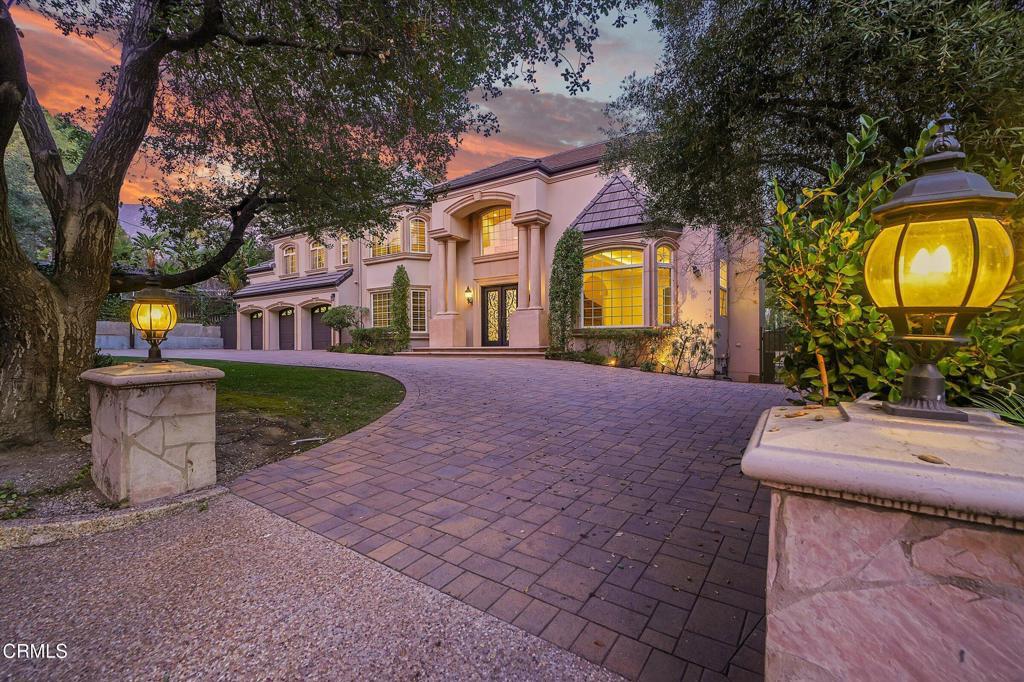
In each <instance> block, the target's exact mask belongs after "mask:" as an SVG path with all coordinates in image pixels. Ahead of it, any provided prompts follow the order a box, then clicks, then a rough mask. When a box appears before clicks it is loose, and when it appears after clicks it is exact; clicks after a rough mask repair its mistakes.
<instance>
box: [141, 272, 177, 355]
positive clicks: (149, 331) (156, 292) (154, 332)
mask: <svg viewBox="0 0 1024 682" xmlns="http://www.w3.org/2000/svg"><path fill="white" fill-rule="evenodd" d="M130 316H131V320H132V325H134V326H135V328H136V329H138V330H139V333H141V334H142V338H143V339H145V340H146V341H148V342H149V356H148V357H147V358H146V360H145V362H161V361H163V357H161V355H160V344H161V343H163V341H164V339H166V338H167V334H168V332H170V331H171V330H172V329H174V325H175V324H177V323H178V311H177V310H176V309H175V307H174V299H173V298H171V296H170V294H168V293H167V292H166V291H164V290H163V289H160V288H157V287H153V286H151V287H146V288H145V289H143V290H142V291H140V292H139V293H138V294H136V295H135V302H134V303H133V304H132V310H131V314H130Z"/></svg>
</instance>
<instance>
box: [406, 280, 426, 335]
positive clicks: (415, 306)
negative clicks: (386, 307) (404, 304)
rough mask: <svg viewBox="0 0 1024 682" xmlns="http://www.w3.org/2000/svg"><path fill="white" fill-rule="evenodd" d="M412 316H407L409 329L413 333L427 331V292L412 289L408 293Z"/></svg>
mask: <svg viewBox="0 0 1024 682" xmlns="http://www.w3.org/2000/svg"><path fill="white" fill-rule="evenodd" d="M409 300H410V305H411V306H412V314H411V315H410V316H409V322H410V328H411V329H412V331H414V332H425V331H427V318H428V317H429V316H430V315H429V314H428V311H427V292H426V291H424V290H422V289H413V290H412V291H410V292H409Z"/></svg>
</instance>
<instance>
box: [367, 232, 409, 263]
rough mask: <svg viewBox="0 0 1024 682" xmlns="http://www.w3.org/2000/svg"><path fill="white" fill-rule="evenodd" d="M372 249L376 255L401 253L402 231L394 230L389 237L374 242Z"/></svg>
mask: <svg viewBox="0 0 1024 682" xmlns="http://www.w3.org/2000/svg"><path fill="white" fill-rule="evenodd" d="M372 251H373V255H374V256H375V257H376V256H388V255H391V254H393V253H400V252H401V251H402V233H401V232H399V231H398V230H392V231H391V234H389V235H388V236H387V237H385V238H384V239H381V240H379V241H375V242H374V243H373V250H372Z"/></svg>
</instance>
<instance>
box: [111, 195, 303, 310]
mask: <svg viewBox="0 0 1024 682" xmlns="http://www.w3.org/2000/svg"><path fill="white" fill-rule="evenodd" d="M261 189H262V185H259V184H258V185H257V186H256V188H255V189H253V190H252V191H251V192H250V193H249V194H247V195H246V196H245V198H244V199H242V201H241V202H240V203H238V204H237V205H235V206H232V207H231V208H229V209H228V212H229V213H230V214H231V234H230V235H228V240H227V242H225V243H224V246H222V247H221V249H220V251H218V252H217V254H216V255H214V256H213V257H212V258H210V259H209V260H207V261H206V262H205V263H203V264H202V265H200V266H199V267H197V268H192V269H191V270H186V271H184V272H177V273H172V274H157V275H155V276H154V275H151V274H144V275H127V274H111V276H110V293H113V294H116V293H123V292H126V291H138V290H139V289H143V288H145V287H147V286H153V285H154V284H155V285H156V286H159V287H162V288H164V289H175V288H177V287H183V286H188V285H189V284H196V283H197V282H203V281H206V280H208V279H210V278H211V277H216V276H217V274H219V273H220V271H221V269H222V268H223V267H224V266H225V265H227V263H228V261H230V260H231V259H232V258H233V257H234V255H235V254H236V253H237V252H238V249H240V248H241V246H242V244H243V242H244V241H245V231H246V230H247V229H248V227H249V224H250V223H251V222H252V220H253V218H255V217H256V216H257V214H259V212H260V210H262V209H263V208H264V207H266V206H268V205H270V204H280V203H285V202H286V201H287V199H286V198H283V197H270V198H265V197H261V196H260V191H261Z"/></svg>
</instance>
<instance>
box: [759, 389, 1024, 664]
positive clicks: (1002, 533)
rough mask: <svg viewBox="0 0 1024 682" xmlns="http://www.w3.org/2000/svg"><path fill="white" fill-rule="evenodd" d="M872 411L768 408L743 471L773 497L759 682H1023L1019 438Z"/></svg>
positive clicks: (974, 425) (1023, 464)
mask: <svg viewBox="0 0 1024 682" xmlns="http://www.w3.org/2000/svg"><path fill="white" fill-rule="evenodd" d="M879 407H880V404H879V403H878V402H876V401H859V402H856V403H844V404H842V405H841V406H840V407H837V408H834V407H830V408H818V409H815V408H813V407H812V408H800V407H776V408H772V409H771V410H769V411H767V412H765V413H764V414H763V415H762V417H761V421H760V422H759V424H758V427H757V429H756V430H755V432H754V434H753V436H752V437H751V440H750V445H749V446H748V448H747V451H746V453H745V454H744V456H743V461H742V469H743V473H744V474H746V475H748V476H751V477H753V478H757V479H761V480H762V481H763V482H764V484H765V485H766V486H768V487H770V488H771V523H770V528H769V538H768V570H767V573H768V576H767V623H768V625H767V643H766V649H765V653H766V660H765V677H766V679H769V680H790V679H833V680H854V679H857V680H875V679H877V680H895V679H936V680H937V679H961V680H983V679H985V680H996V679H1006V680H1009V679H1019V678H1020V671H1021V670H1024V646H1022V645H1021V642H1022V640H1021V629H1020V625H1019V624H1020V623H1022V622H1024V575H1022V571H1024V460H1022V459H1021V453H1022V452H1024V430H1021V429H1020V428H1017V427H1013V426H1010V425H1008V424H1005V423H1002V422H1000V421H998V419H997V418H995V417H993V416H992V415H991V414H990V413H988V412H985V411H982V410H973V409H970V410H965V411H967V412H968V413H969V414H970V421H969V422H967V423H963V422H959V423H957V422H941V421H932V420H914V419H908V418H900V417H893V416H889V415H887V414H885V413H884V412H882V411H881V410H880V409H879ZM1011 624H1012V625H1011Z"/></svg>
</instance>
